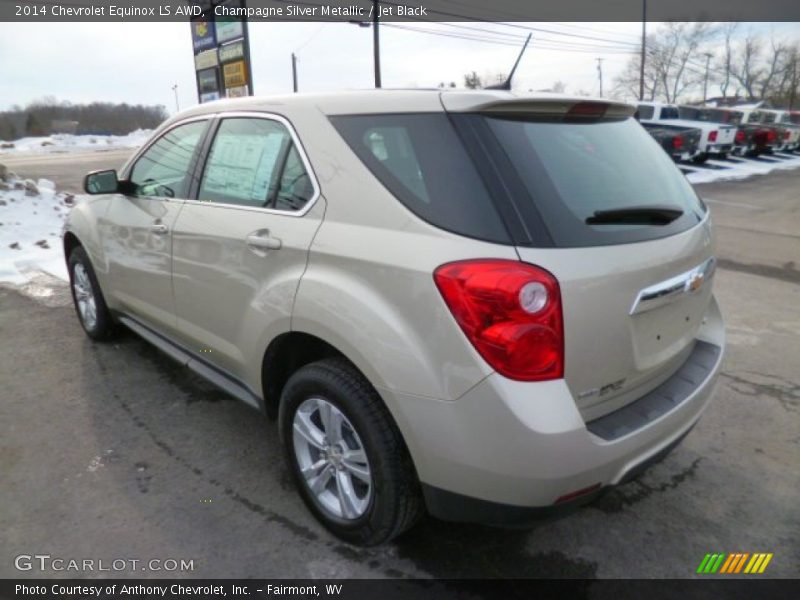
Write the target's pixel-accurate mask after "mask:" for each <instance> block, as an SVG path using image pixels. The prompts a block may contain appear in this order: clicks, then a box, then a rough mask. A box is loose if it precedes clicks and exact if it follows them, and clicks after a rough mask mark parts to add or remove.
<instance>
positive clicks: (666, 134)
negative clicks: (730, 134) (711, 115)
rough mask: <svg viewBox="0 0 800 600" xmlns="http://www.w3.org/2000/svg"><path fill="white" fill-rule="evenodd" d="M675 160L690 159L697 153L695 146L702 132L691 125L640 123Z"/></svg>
mask: <svg viewBox="0 0 800 600" xmlns="http://www.w3.org/2000/svg"><path fill="white" fill-rule="evenodd" d="M642 127H644V128H645V129H647V133H649V134H650V135H651V136H653V139H655V140H656V141H657V142H658V143H659V144H660V145H661V147H662V148H663V149H664V151H665V152H666V153H667V154H669V155H670V156H671V157H672V160H674V161H675V162H678V161H682V160H683V161H686V160H691V159H692V157H694V156H696V155H697V146H698V144H699V143H700V137H701V136H702V134H703V132H702V131H700V130H699V129H695V128H693V127H680V126H678V125H667V124H663V123H658V124H655V123H642Z"/></svg>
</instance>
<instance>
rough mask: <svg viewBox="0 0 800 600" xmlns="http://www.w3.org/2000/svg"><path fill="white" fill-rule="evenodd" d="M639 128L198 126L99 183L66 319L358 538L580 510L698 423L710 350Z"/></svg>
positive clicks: (686, 204) (308, 109) (683, 251)
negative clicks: (254, 414)
mask: <svg viewBox="0 0 800 600" xmlns="http://www.w3.org/2000/svg"><path fill="white" fill-rule="evenodd" d="M633 111H634V108H633V107H632V106H629V105H626V104H620V103H614V102H605V101H599V100H598V101H594V100H586V99H585V98H584V99H579V98H567V97H559V96H548V95H534V96H519V95H516V94H513V93H510V92H490V91H485V92H457V91H453V92H439V91H422V90H420V91H370V92H353V93H340V94H324V95H293V96H288V97H275V98H245V99H237V100H226V101H219V102H213V103H210V104H206V105H202V106H198V107H196V108H193V109H191V110H188V111H185V112H183V113H181V114H179V115H177V116H175V117H173V118H172V119H170V120H169V121H168V122H166V123H165V124H164V125H162V126H161V127H160V128H159V129H158V130H157V131H156V132H155V133H154V134H153V136H152V138H151V139H150V141H149V142H148V143H147V144H145V145H144V146H143V147H142V149H141V150H140V151H139V152H138V153H137V154H136V155H135V156H133V157H132V158H131V159H130V161H129V162H128V163H127V164H126V165H125V166H124V167H123V168H122V170H121V172H120V173H119V176H118V175H117V173H116V172H114V171H104V172H96V173H92V174H90V175H88V176H87V178H86V182H85V187H86V191H87V192H88V193H89V194H91V196H89V197H85V198H84V199H82V200H81V201H80V202H79V203H78V204H77V206H76V207H75V208H74V209H73V210H72V212H71V214H70V216H69V220H68V222H67V225H66V229H65V234H64V251H65V255H66V257H67V261H68V264H69V272H70V277H71V287H72V291H73V295H74V300H75V306H76V309H77V313H78V316H79V318H80V321H81V324H82V325H83V328H84V329H85V330H86V332H87V333H88V335H89V336H90V337H91V338H93V339H101V338H107V337H108V336H109V335H110V334H111V333H112V332H113V330H114V328H115V326H117V325H118V324H123V325H125V326H127V327H128V328H130V329H132V330H133V331H134V332H136V333H138V334H139V335H141V336H142V337H144V338H145V339H146V340H148V341H150V342H152V343H153V344H155V345H156V346H158V347H159V348H161V349H162V350H164V351H165V352H166V353H167V354H168V355H170V356H171V357H172V358H174V359H177V360H178V361H180V362H181V363H183V364H185V365H186V366H188V367H189V368H190V369H192V370H193V371H195V372H197V373H199V374H200V375H202V376H204V377H206V378H207V379H209V380H210V381H211V382H213V383H215V384H216V385H218V386H219V387H221V388H222V389H224V390H226V391H228V392H229V393H230V394H232V395H234V396H236V397H238V398H240V399H241V400H243V401H244V402H247V403H248V404H251V405H252V406H254V407H256V408H258V409H260V410H262V411H264V412H266V413H267V414H269V415H272V416H276V417H277V418H278V422H279V429H280V435H281V438H282V440H283V445H284V448H285V452H286V458H287V460H288V464H289V468H290V470H291V472H292V474H293V477H294V479H295V481H296V483H297V487H298V489H299V491H300V494H301V495H302V497H303V500H304V501H305V502H306V504H307V505H308V507H309V508H310V510H311V511H312V512H313V513H314V514H315V515H316V517H317V518H318V519H319V520H320V521H321V522H322V523H323V524H325V526H327V527H328V528H329V529H330V530H331V531H333V532H334V533H335V534H336V535H338V536H340V537H342V538H344V539H345V540H348V541H350V542H353V543H358V544H377V543H380V542H384V541H386V540H389V539H391V538H392V537H394V536H395V535H397V534H399V533H400V532H402V531H403V530H405V529H407V528H408V527H410V526H411V525H412V524H413V523H414V522H415V520H416V519H417V517H418V516H419V515H420V514H421V513H422V512H423V511H424V510H425V509H427V511H428V512H429V513H431V514H432V515H434V516H437V517H440V518H444V519H449V520H457V521H475V522H483V523H491V524H511V523H519V522H524V521H526V520H529V519H530V518H531V517H532V516H535V515H538V514H539V513H541V512H542V511H543V510H544V509H545V508H546V507H549V508H553V507H560V506H564V505H575V504H577V503H582V502H586V501H588V500H590V499H591V498H593V497H594V496H595V495H596V494H597V493H598V492H599V491H600V490H602V489H603V488H605V487H606V486H611V485H614V484H618V483H620V482H622V481H624V480H626V479H627V478H630V477H631V476H633V475H634V474H636V473H638V472H639V471H641V469H642V468H643V467H645V466H646V465H648V464H650V463H652V462H653V461H655V460H657V459H658V458H660V457H661V456H663V455H665V454H666V453H667V452H668V451H669V450H670V449H671V448H672V447H673V446H675V445H676V444H677V443H678V442H679V441H680V439H681V438H682V437H683V436H684V435H685V434H686V433H687V432H688V431H689V430H690V429H691V428H692V426H693V425H694V424H695V423H696V422H697V420H698V419H699V417H700V415H701V413H702V412H703V410H704V408H705V407H706V405H707V403H708V401H709V399H710V396H711V392H712V389H713V386H714V383H715V381H716V378H717V375H718V373H719V368H720V362H721V359H722V354H723V347H724V328H723V323H722V318H721V316H720V312H719V309H718V307H717V303H716V301H715V299H714V296H713V295H712V291H711V278H712V276H713V274H714V264H715V263H714V256H713V254H714V237H713V234H712V229H711V223H710V218H709V214H708V211H707V209H706V208H705V206H704V205H703V203H702V202H701V201H700V200H699V199H698V197H697V195H696V194H695V192H694V191H693V189H692V188H691V186H690V185H689V184H688V183H687V181H686V179H685V178H684V176H683V175H682V174H681V173H680V172H679V171H678V170H677V169H676V167H675V166H674V165H673V164H672V161H671V160H670V159H669V157H668V156H667V155H666V154H664V152H663V151H662V150H661V148H660V147H659V146H658V144H656V142H654V141H653V140H652V139H651V137H650V136H649V135H648V134H647V132H646V131H644V130H643V129H642V128H641V126H640V125H639V124H638V123H637V122H636V121H635V120H634V119H633V118H632V116H631V115H632V114H633Z"/></svg>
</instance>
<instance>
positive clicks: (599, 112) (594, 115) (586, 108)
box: [566, 101, 608, 119]
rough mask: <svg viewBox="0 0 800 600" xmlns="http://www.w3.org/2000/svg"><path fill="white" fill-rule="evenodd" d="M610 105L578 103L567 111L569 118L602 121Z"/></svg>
mask: <svg viewBox="0 0 800 600" xmlns="http://www.w3.org/2000/svg"><path fill="white" fill-rule="evenodd" d="M607 110H608V104H607V103H605V102H591V101H589V102H578V103H576V104H573V105H572V106H571V107H570V109H569V110H568V111H567V114H566V117H567V118H573V119H574V118H584V119H602V118H603V117H604V116H605V114H606V111H607Z"/></svg>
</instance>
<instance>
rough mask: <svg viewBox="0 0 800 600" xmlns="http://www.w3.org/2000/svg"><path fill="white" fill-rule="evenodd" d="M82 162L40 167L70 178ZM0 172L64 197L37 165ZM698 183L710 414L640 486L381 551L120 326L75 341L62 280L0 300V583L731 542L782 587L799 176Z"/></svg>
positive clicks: (798, 345)
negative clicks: (107, 334)
mask: <svg viewBox="0 0 800 600" xmlns="http://www.w3.org/2000/svg"><path fill="white" fill-rule="evenodd" d="M119 160H120V162H121V161H122V158H121V157H120V158H119ZM794 160H797V158H784V157H780V156H778V157H775V158H774V159H772V160H771V161H767V164H772V161H775V164H780V165H783V164H786V165H788V164H789V163H790V162H791V161H794ZM752 162H753V165H749V164H748V163H737V162H736V161H732V163H733V166H731V167H730V169H727V168H726V169H714V168H710V167H714V165H713V164H712V165H710V166H709V167H707V168H702V169H701V168H694V167H687V168H686V170H691V171H692V173H691V174H690V180H694V182H695V183H699V181H698V180H702V181H708V180H710V179H737V178H738V175H736V173H741V170H742V169H743V168H746V167H748V166H749V167H750V168H756V167H761V166H762V165H763V164H764V163H763V162H762V161H752ZM89 163H91V161H86V163H85V164H81V165H79V166H77V167H76V166H74V165H73V167H72V168H71V169H70V167H69V163H59V167H58V168H60V169H64V170H65V171H67V172H68V174H69V176H70V177H74V175H75V172H77V171H80V172H81V174H82V172H83V171H85V170H88V168H94V165H93V164H89ZM9 166H10V167H11V168H12V169H14V170H17V171H18V172H19V173H20V174H22V175H27V176H34V175H35V176H37V177H48V178H50V179H53V180H55V181H56V183H57V184H58V185H59V187H60V188H63V187H66V188H70V187H71V186H73V185H74V183H73V182H74V179H73V180H69V181H67V180H63V179H62V177H63V175H60V174H59V172H58V171H56V170H54V167H53V165H50V166H47V165H44V166H42V164H41V162H33V164H31V163H29V164H27V165H13V164H10V165H9ZM101 166H106V164H105V163H104V164H103V165H101ZM772 166H773V167H774V165H772ZM33 168H37V169H40V170H39V171H38V172H37V173H36V174H34V173H32V172H30V171H28V169H31V170H32V169H33ZM732 171H733V172H734V173H732ZM720 172H722V173H723V175H720V176H719V177H714V176H715V175H717V174H719V173H720ZM695 173H700V174H701V175H703V176H702V177H701V176H696V175H695ZM708 173H711V174H712V175H708ZM743 176H744V175H743ZM698 189H699V191H700V193H701V195H702V196H703V197H704V198H705V199H706V200H707V202H708V204H709V206H710V207H711V210H712V214H713V218H714V221H715V223H716V226H717V228H718V234H719V249H718V256H719V259H720V270H719V271H718V274H717V279H716V289H717V294H718V297H719V300H720V304H721V306H722V309H723V311H724V312H725V315H726V318H727V325H728V335H729V346H728V355H727V358H726V362H725V366H724V369H723V376H722V378H721V381H720V385H719V388H718V391H717V393H716V397H715V400H714V402H713V403H712V405H711V407H710V408H709V410H708V412H707V414H706V415H705V416H704V418H703V419H702V420H701V422H700V424H699V425H698V426H697V427H696V428H695V429H694V431H693V432H692V433H691V434H690V436H689V437H688V438H687V439H686V440H685V441H684V443H683V445H682V446H680V447H679V448H678V449H677V450H676V451H675V452H674V453H673V454H672V455H671V456H670V457H669V458H667V459H666V460H665V461H664V462H663V463H661V464H659V465H657V466H656V467H654V468H653V469H652V470H651V471H649V472H648V473H647V474H645V475H644V476H643V477H642V478H641V479H639V480H638V481H634V482H632V483H629V484H627V485H625V486H622V487H620V488H619V489H617V490H614V491H612V492H610V493H609V494H607V495H606V496H605V497H604V498H602V499H601V500H600V501H598V502H597V503H595V504H594V505H593V506H590V507H588V508H585V509H583V510H581V511H579V512H578V513H576V514H574V515H572V516H570V517H568V518H565V519H562V520H558V521H548V522H542V523H540V524H538V525H537V526H536V527H535V528H533V529H531V530H525V531H505V530H495V529H489V528H483V527H475V526H462V525H450V524H446V523H441V522H436V521H433V520H427V521H425V522H424V523H422V524H421V525H420V526H419V527H417V528H416V529H415V530H413V531H411V532H410V533H409V534H407V535H405V536H403V537H401V538H400V539H398V540H397V541H396V542H395V543H393V544H391V545H389V546H386V547H382V548H376V549H367V550H364V549H357V548H353V547H350V546H347V545H344V544H342V543H341V542H339V541H337V540H336V539H334V538H333V537H332V536H330V535H329V534H328V533H327V532H325V531H324V530H323V529H322V528H321V527H320V526H319V525H318V524H317V522H316V521H315V520H314V519H313V518H312V517H311V515H310V514H308V512H307V511H306V510H305V508H304V507H303V506H302V504H301V503H300V501H299V500H298V498H297V496H296V494H295V492H294V491H293V489H292V487H291V483H290V481H289V476H288V473H287V471H286V469H285V467H284V464H283V460H282V456H281V454H280V450H279V444H278V440H277V434H276V430H275V427H274V425H273V424H271V423H269V422H268V421H266V420H265V419H263V418H262V417H260V416H259V415H257V414H256V413H254V412H253V411H251V410H250V409H248V408H247V407H245V406H243V405H240V404H237V403H236V402H235V401H233V400H231V399H229V398H228V397H227V396H226V395H225V394H223V393H221V392H218V391H216V390H215V389H213V388H211V387H209V386H208V385H207V384H205V383H204V382H202V381H200V380H199V379H197V378H195V377H194V376H193V375H191V374H190V373H189V372H188V371H185V370H183V369H180V368H177V367H176V366H174V365H173V364H172V363H171V362H170V361H169V359H167V358H165V357H164V356H163V355H161V354H159V353H158V351H156V350H154V349H153V348H151V347H150V346H148V345H147V344H145V343H144V342H142V341H140V340H139V339H138V338H136V337H135V336H133V335H126V336H124V337H123V338H122V339H121V340H119V341H118V342H117V343H115V344H112V345H94V344H91V343H90V342H89V341H88V340H87V339H86V338H85V336H84V335H83V333H82V332H81V330H80V327H79V325H78V323H77V320H76V319H75V317H74V313H73V310H72V308H71V306H70V300H69V297H68V291H67V288H66V286H65V285H64V284H62V283H59V282H57V281H53V280H51V279H49V278H48V277H46V276H38V277H35V278H34V279H33V281H32V283H31V284H29V285H27V286H26V287H25V288H23V289H22V290H17V289H10V288H0V331H2V335H1V336H0V349H1V350H2V353H3V354H2V355H3V357H4V358H3V361H2V363H0V380H2V381H4V382H8V384H6V386H4V392H3V395H4V401H3V402H2V403H0V420H2V422H3V423H4V424H7V425H6V430H5V431H4V435H3V436H2V439H0V469H2V472H3V473H4V474H7V478H6V482H5V485H3V486H2V488H1V489H0V500H2V503H3V507H4V508H3V510H2V511H0V526H2V527H3V530H4V532H5V535H4V539H5V541H6V543H5V544H3V547H2V548H3V550H2V551H3V554H2V556H0V575H2V576H5V577H12V576H18V575H23V576H25V575H30V576H41V575H44V576H59V575H64V573H59V572H56V571H52V570H51V571H47V572H45V573H39V572H36V571H31V572H23V573H20V572H18V571H17V570H16V569H15V568H14V557H15V556H17V555H19V554H37V553H38V554H50V555H52V556H53V557H56V556H57V557H61V558H64V559H73V558H74V559H83V558H93V559H104V560H105V561H106V562H107V563H110V562H111V561H112V560H114V559H118V558H128V559H129V558H134V559H138V560H140V561H142V562H146V561H149V560H150V559H162V560H163V559H175V560H177V561H178V562H180V560H181V559H183V560H192V561H193V567H194V569H193V571H191V572H175V573H170V575H171V576H181V575H194V576H198V577H221V576H239V577H248V576H259V577H308V576H313V577H397V576H420V577H426V576H438V577H466V576H470V577H476V576H478V577H480V576H485V577H526V576H550V577H558V576H567V577H569V576H578V577H684V576H690V575H692V574H693V573H694V570H695V569H696V567H697V565H698V564H699V562H700V560H701V559H702V558H703V556H704V555H705V553H707V552H739V551H743V552H772V553H774V558H773V560H772V562H771V564H770V567H769V573H770V574H771V575H772V576H783V577H789V576H796V573H797V569H798V565H799V564H800V545H798V542H797V540H796V532H797V531H798V528H800V516H798V513H797V490H798V488H800V474H798V471H797V468H796V465H797V464H798V459H800V426H799V425H798V409H799V408H800V380H799V379H798V376H797V372H796V367H797V364H799V363H800V314H799V313H800V309H798V306H800V270H798V265H800V233H799V232H800V228H799V227H798V225H800V214H799V211H800V207H798V200H797V198H798V196H799V195H800V193H799V192H798V190H800V170H788V169H787V170H783V169H779V168H775V169H774V170H773V172H771V173H770V174H768V175H764V176H757V177H751V178H750V179H746V180H741V181H738V180H737V181H716V182H713V183H705V184H700V185H698ZM531 460H546V457H531ZM139 568H141V566H140V567H139ZM106 574H108V573H106ZM111 574H118V575H134V574H135V575H142V576H151V577H157V576H163V575H164V573H163V572H160V571H155V570H150V571H145V572H142V571H140V570H138V569H137V570H131V567H130V566H129V564H127V565H126V568H125V569H124V570H122V571H120V572H119V573H111ZM68 575H69V576H73V577H74V576H79V575H80V573H68ZM85 575H87V576H91V575H97V573H85Z"/></svg>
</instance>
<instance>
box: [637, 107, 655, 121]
mask: <svg viewBox="0 0 800 600" xmlns="http://www.w3.org/2000/svg"><path fill="white" fill-rule="evenodd" d="M636 118H637V119H645V120H647V119H652V118H653V107H652V106H648V105H646V104H640V105H639V106H638V108H637V109H636Z"/></svg>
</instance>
